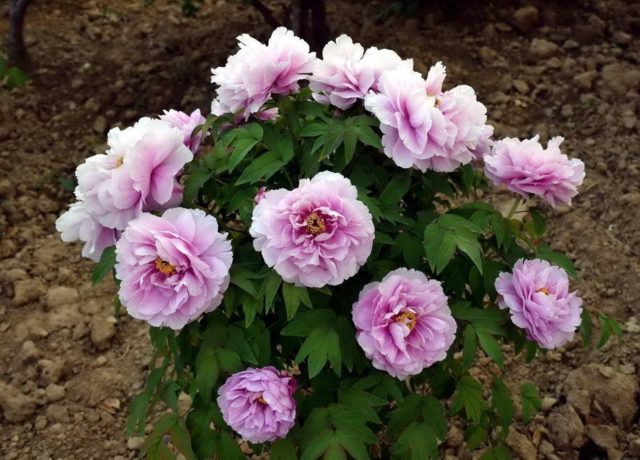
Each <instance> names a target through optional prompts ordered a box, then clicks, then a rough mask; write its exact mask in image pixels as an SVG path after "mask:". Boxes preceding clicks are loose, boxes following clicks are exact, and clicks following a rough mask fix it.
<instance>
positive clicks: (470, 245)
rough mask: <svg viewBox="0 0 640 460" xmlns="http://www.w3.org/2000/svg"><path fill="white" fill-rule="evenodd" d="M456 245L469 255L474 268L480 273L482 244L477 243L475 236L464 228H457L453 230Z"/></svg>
mask: <svg viewBox="0 0 640 460" xmlns="http://www.w3.org/2000/svg"><path fill="white" fill-rule="evenodd" d="M455 240H456V246H457V247H458V249H459V250H460V251H462V252H464V253H465V254H466V255H468V256H469V258H470V259H471V261H472V262H473V263H474V264H475V266H476V268H477V269H478V271H479V272H480V274H482V246H480V243H478V240H477V237H476V236H474V235H473V233H472V232H471V231H469V230H468V229H466V228H459V229H458V230H456V231H455Z"/></svg>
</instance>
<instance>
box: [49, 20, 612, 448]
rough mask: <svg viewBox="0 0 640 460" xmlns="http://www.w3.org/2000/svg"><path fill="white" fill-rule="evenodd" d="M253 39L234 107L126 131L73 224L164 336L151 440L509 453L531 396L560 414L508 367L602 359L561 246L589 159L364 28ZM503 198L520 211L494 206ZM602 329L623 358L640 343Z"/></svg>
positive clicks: (243, 45) (218, 75) (225, 103)
mask: <svg viewBox="0 0 640 460" xmlns="http://www.w3.org/2000/svg"><path fill="white" fill-rule="evenodd" d="M238 41H239V45H240V49H239V50H238V52H237V53H236V54H234V55H233V56H231V57H229V59H228V61H227V63H226V65H224V66H222V67H218V68H215V69H213V76H212V82H213V83H215V84H216V95H215V98H214V100H213V102H212V106H211V114H210V115H209V116H207V117H206V118H205V117H203V116H202V115H201V113H200V111H198V110H196V111H194V112H192V113H191V114H187V113H183V112H180V111H176V110H169V111H165V112H164V114H162V115H160V116H158V117H157V118H142V119H141V120H139V121H138V122H137V123H135V124H134V125H133V126H132V127H129V128H126V129H119V128H113V129H112V130H111V131H110V132H109V135H108V139H107V142H108V150H107V151H106V152H105V153H104V154H100V155H95V156H93V157H90V158H88V159H87V160H86V161H85V163H83V164H82V165H80V166H79V167H78V169H77V172H76V176H77V179H78V186H77V188H76V190H75V195H76V198H77V201H76V202H75V203H73V204H71V206H70V208H69V210H68V211H67V212H66V213H64V214H63V215H62V216H60V218H59V219H58V221H57V223H56V225H57V228H58V230H59V232H60V233H61V237H62V239H63V240H64V241H76V240H79V241H81V242H82V243H83V244H84V246H83V249H82V255H83V256H85V257H88V258H91V259H93V260H95V261H98V263H97V265H96V266H95V269H94V273H93V281H94V283H97V282H99V281H100V280H101V279H102V278H104V277H105V276H107V275H108V274H109V273H111V272H113V274H114V278H115V281H116V283H117V285H118V301H117V306H118V308H120V307H124V308H125V309H126V311H127V313H128V314H129V315H131V316H132V317H133V318H136V319H138V320H143V321H146V322H148V323H149V325H150V326H151V327H150V337H151V342H152V344H153V347H154V349H155V357H154V359H153V361H152V363H151V366H152V368H151V369H150V372H149V376H148V379H147V383H146V386H145V387H144V389H143V391H142V392H141V394H140V395H138V396H137V397H136V398H135V399H134V400H133V401H132V403H131V416H130V421H129V425H128V432H129V434H134V433H135V434H138V435H142V434H143V433H145V426H146V424H147V419H148V418H151V420H152V421H153V427H152V428H151V429H150V430H148V431H147V433H148V434H147V437H146V441H145V444H144V449H145V451H146V454H147V456H148V457H149V458H151V459H155V458H172V457H174V456H175V455H177V454H178V453H180V454H181V455H182V456H183V457H185V458H187V459H204V458H218V459H224V460H228V459H235V458H244V457H245V454H247V453H248V452H250V451H253V452H254V453H262V452H263V451H264V452H269V455H270V458H271V459H274V460H276V459H294V458H302V459H305V460H312V459H316V458H324V459H343V458H355V459H357V460H361V459H367V458H381V459H385V458H412V459H426V458H438V451H439V447H438V446H439V444H440V443H441V442H442V441H443V440H444V439H445V438H446V435H447V431H448V426H449V424H450V423H452V421H455V423H457V424H459V425H461V426H462V427H463V428H464V432H465V440H466V443H467V448H468V449H471V450H473V449H476V448H483V449H484V450H485V451H484V454H483V457H482V458H491V459H500V458H508V457H509V455H510V454H509V452H508V449H507V448H506V447H505V444H504V440H505V437H506V435H507V433H508V431H509V426H510V425H511V424H512V423H513V422H514V421H515V415H514V410H513V402H512V401H513V395H512V392H517V393H519V396H518V397H519V398H520V400H521V401H522V408H523V410H522V417H521V418H522V422H524V423H527V422H528V421H529V419H530V418H531V417H532V415H533V413H534V412H535V410H536V409H537V408H538V406H539V404H540V402H539V399H538V396H537V391H536V389H535V387H534V386H533V385H532V384H531V383H529V382H509V385H507V383H505V381H504V369H505V353H508V354H509V356H512V355H516V357H517V356H519V355H524V359H526V360H527V361H530V360H531V359H533V358H534V357H535V356H536V354H537V353H539V352H544V351H545V350H546V349H552V348H556V347H559V346H562V345H564V344H566V343H568V342H570V341H572V340H574V335H575V333H576V331H577V330H578V329H579V328H580V329H581V331H582V336H583V341H584V343H585V344H586V345H589V344H590V343H591V330H592V321H591V319H590V316H589V315H588V313H587V312H586V310H583V308H582V300H581V299H580V297H579V295H578V294H577V292H576V291H575V290H574V289H573V288H572V287H571V282H570V279H569V278H570V277H571V278H573V279H575V278H576V277H577V273H576V271H575V269H574V267H573V265H572V263H571V261H570V260H569V259H568V258H567V257H566V256H564V255H562V254H559V253H556V252H554V251H552V249H551V248H550V246H549V245H548V244H546V243H544V242H543V241H542V237H543V235H544V232H545V218H544V216H545V214H546V212H547V210H548V206H549V205H550V206H552V207H555V206H560V205H569V204H570V203H571V199H572V198H573V197H574V196H575V195H576V194H577V189H578V187H579V186H580V184H581V182H582V180H583V178H584V165H583V163H582V162H581V161H580V160H577V159H569V157H568V156H567V155H566V154H565V153H562V151H561V150H560V144H561V141H562V138H559V137H557V138H554V139H552V140H550V141H549V144H548V146H547V148H544V147H543V146H542V145H541V144H540V143H539V140H538V138H537V137H534V138H533V139H529V140H522V141H521V140H518V139H510V138H508V139H502V140H495V139H493V128H492V126H491V125H489V124H488V123H487V114H486V108H485V106H484V105H483V104H482V103H481V102H479V101H478V99H477V97H476V94H475V92H474V90H473V89H472V88H471V87H470V86H467V85H461V86H456V87H453V88H447V83H446V69H445V67H444V65H443V64H442V63H440V62H438V63H436V64H434V65H433V67H431V69H430V70H429V72H428V75H426V77H425V76H423V75H421V74H420V73H418V72H417V71H415V70H414V68H413V62H412V61H411V60H410V59H403V58H402V57H401V56H399V55H398V54H397V53H395V52H394V51H392V50H386V49H377V48H370V49H366V50H365V49H364V48H363V46H362V45H360V44H358V43H354V42H353V40H352V39H351V38H350V37H347V36H345V35H343V36H340V37H338V38H337V39H336V40H335V42H330V43H329V44H327V45H326V47H325V48H324V50H323V52H322V56H321V57H316V55H315V54H314V53H312V52H310V49H309V46H308V44H307V43H305V42H304V41H303V40H301V39H300V38H298V37H295V36H294V35H293V33H292V32H291V31H288V30H286V29H284V28H279V29H277V30H275V31H274V32H273V34H272V36H271V38H270V39H269V41H268V43H267V44H263V43H261V42H259V41H257V40H255V39H254V38H252V37H250V36H248V35H242V36H240V37H239V38H238ZM492 185H495V186H501V187H503V188H505V190H507V191H509V192H513V194H514V195H513V199H512V206H511V210H510V211H509V212H504V213H503V212H501V211H500V210H498V209H496V207H494V206H493V204H492V203H491V202H490V201H486V200H485V201H482V200H480V198H481V197H483V196H486V194H485V193H484V191H486V190H489V189H491V186H492ZM509 192H507V193H509ZM523 200H525V201H526V203H525V204H526V205H523ZM599 320H600V321H599V327H600V331H601V337H600V341H599V343H598V345H599V346H602V345H603V344H604V343H605V342H606V341H607V339H608V338H609V336H610V335H611V334H612V333H619V327H618V326H617V324H616V323H615V322H614V321H613V320H611V319H610V318H607V317H606V316H604V315H600V317H599ZM485 355H486V356H487V357H488V358H489V359H490V360H491V361H492V364H491V365H489V366H487V365H486V364H483V373H484V374H486V375H488V376H489V377H488V378H486V376H485V377H482V378H480V374H479V372H478V367H477V363H478V359H480V358H482V357H483V356H485ZM486 362H487V361H486V358H485V361H483V363H486ZM474 366H475V367H474ZM179 401H180V403H179ZM265 444H266V445H265ZM263 449H264V450H263Z"/></svg>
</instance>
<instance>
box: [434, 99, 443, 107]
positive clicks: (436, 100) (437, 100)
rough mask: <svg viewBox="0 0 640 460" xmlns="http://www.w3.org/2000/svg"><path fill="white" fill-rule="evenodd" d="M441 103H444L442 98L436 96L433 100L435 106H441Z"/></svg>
mask: <svg viewBox="0 0 640 460" xmlns="http://www.w3.org/2000/svg"><path fill="white" fill-rule="evenodd" d="M440 104H442V102H440V99H439V98H437V97H436V98H435V100H434V101H433V106H434V107H440Z"/></svg>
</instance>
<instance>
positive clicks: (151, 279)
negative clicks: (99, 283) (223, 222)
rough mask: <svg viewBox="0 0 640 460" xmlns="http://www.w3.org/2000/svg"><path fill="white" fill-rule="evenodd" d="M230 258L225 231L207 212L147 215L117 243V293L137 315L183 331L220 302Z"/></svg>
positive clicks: (131, 312) (174, 212)
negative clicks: (118, 281)
mask: <svg viewBox="0 0 640 460" xmlns="http://www.w3.org/2000/svg"><path fill="white" fill-rule="evenodd" d="M232 258H233V255H232V253H231V243H230V242H229V240H228V239H227V234H226V233H219V232H218V223H217V222H216V219H215V217H213V216H210V215H207V214H205V212H204V211H201V210H199V209H197V210H196V209H184V208H174V209H169V210H167V211H165V212H164V214H162V216H161V217H158V216H155V215H153V214H149V213H144V214H142V215H141V216H139V217H138V218H136V219H135V220H133V221H131V222H130V223H129V225H128V226H127V229H126V230H125V231H124V233H123V234H122V237H121V238H120V240H119V241H118V243H117V245H116V260H117V263H116V266H115V269H116V277H117V278H118V279H119V280H121V281H122V283H121V284H120V290H119V292H118V295H119V296H120V300H121V302H122V304H123V305H124V306H125V307H126V308H127V312H128V313H129V314H130V315H131V316H133V317H134V318H136V319H142V320H145V321H147V322H148V323H149V324H151V325H152V326H156V327H158V326H168V327H170V328H172V329H181V328H182V327H183V326H184V325H186V324H187V323H189V322H191V321H194V320H196V319H198V318H199V317H200V316H201V315H202V314H203V313H206V312H209V311H213V310H215V309H216V308H217V307H218V305H220V302H221V301H222V295H223V294H224V292H225V290H226V289H227V287H228V285H229V269H230V268H231V262H232Z"/></svg>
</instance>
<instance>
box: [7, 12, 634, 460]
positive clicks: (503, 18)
mask: <svg viewBox="0 0 640 460" xmlns="http://www.w3.org/2000/svg"><path fill="white" fill-rule="evenodd" d="M268 3H270V4H271V5H272V6H274V8H275V9H276V10H277V9H278V8H279V7H280V5H279V4H278V3H277V2H268ZM480 3H481V2H471V1H468V2H466V5H463V6H462V7H461V8H460V12H459V13H460V14H459V15H458V16H457V17H451V16H450V15H448V14H446V12H444V11H443V10H441V9H440V8H438V7H427V8H426V9H425V10H423V11H422V12H420V13H419V14H418V15H415V16H413V17H407V16H402V15H396V16H393V17H391V18H390V19H388V20H387V21H386V22H384V23H382V24H379V23H376V15H377V14H378V13H379V12H380V11H381V10H382V9H383V8H384V7H385V6H387V5H388V4H389V2H382V1H370V2H364V1H361V2H353V1H346V0H345V1H342V0H329V1H328V16H329V23H330V25H331V27H332V29H333V32H334V36H337V35H338V34H339V33H342V32H346V33H349V34H350V35H352V36H353V37H354V39H356V40H358V41H361V42H362V43H363V44H365V45H375V46H378V47H389V48H393V49H395V50H397V51H398V52H399V53H400V54H401V55H402V56H404V57H413V58H414V59H415V62H416V67H417V68H418V70H421V71H423V72H425V71H426V70H427V69H428V67H429V66H430V65H431V64H433V63H434V62H435V61H436V60H443V61H444V63H445V65H446V66H447V70H448V75H449V78H448V80H447V81H448V84H449V85H452V84H454V83H456V84H457V83H462V82H465V83H469V84H471V85H472V86H474V87H475V89H476V91H477V92H478V94H479V99H480V100H481V101H483V102H485V103H486V105H487V106H488V109H489V118H490V121H491V123H492V124H494V125H495V127H496V136H497V137H502V136H518V137H528V136H531V135H533V134H536V133H540V135H541V137H542V139H543V140H544V141H546V139H547V138H548V137H550V136H553V135H560V134H561V135H563V136H565V137H566V139H567V140H566V141H565V144H563V147H564V150H565V151H566V152H567V153H569V155H570V156H577V157H580V158H581V159H582V160H583V161H584V162H585V163H586V166H587V179H586V180H585V183H584V185H583V187H582V193H581V194H580V195H579V196H578V198H577V199H576V201H575V204H574V206H573V207H572V208H571V209H569V210H561V211H556V212H553V213H552V216H553V218H552V221H551V224H550V233H549V240H550V241H551V242H552V244H553V245H554V246H555V248H556V249H559V250H562V251H566V252H568V254H569V255H570V256H571V257H572V258H573V259H574V260H575V261H576V264H577V266H578V268H579V270H580V273H581V277H582V279H581V282H580V283H578V288H579V290H580V292H581V294H582V297H583V298H584V300H585V305H586V307H587V308H588V309H590V310H591V311H592V312H597V311H603V312H606V313H607V314H609V315H611V316H614V317H616V318H617V319H618V320H620V322H621V323H622V324H623V329H624V332H625V339H624V342H623V343H621V344H620V343H618V342H617V341H616V340H613V341H612V342H611V343H610V344H609V345H607V346H606V347H605V348H604V349H602V350H599V351H592V350H584V349H583V348H582V347H581V346H580V345H579V341H578V340H575V341H574V342H573V343H571V344H569V346H567V347H566V348H565V349H562V350H559V351H553V352H550V353H547V354H546V356H544V357H543V358H541V359H539V360H538V361H537V362H536V363H535V364H533V365H531V366H525V365H524V363H523V362H522V359H521V358H517V359H510V360H509V364H508V366H507V370H506V371H505V374H506V375H507V378H508V380H509V381H510V382H511V383H512V384H513V385H514V388H517V387H518V386H519V384H520V383H522V382H523V381H525V380H533V381H534V382H535V383H536V384H537V385H538V386H539V387H540V390H541V396H543V398H544V399H543V411H542V412H541V413H540V414H539V415H538V416H536V418H535V419H534V421H533V422H532V423H531V424H530V425H529V426H528V427H524V426H522V425H519V426H518V425H517V426H516V429H515V430H514V431H513V432H512V433H511V434H510V436H509V439H508V443H509V445H510V446H511V447H512V449H513V450H514V451H515V452H516V454H517V455H518V456H520V457H521V458H523V459H526V460H529V459H536V458H540V459H574V458H580V459H595V458H603V459H604V458H610V459H620V458H629V459H632V458H640V428H639V427H638V413H637V412H638V404H637V403H638V373H639V371H640V322H639V321H638V319H637V313H638V311H639V310H640V266H639V255H640V185H639V184H640V154H639V150H640V135H639V131H640V122H639V121H638V118H637V117H638V114H639V112H640V95H639V94H638V92H639V89H640V66H639V63H640V41H639V40H638V39H637V37H638V36H639V35H640V3H638V2H631V1H628V2H623V1H608V0H602V1H586V0H581V1H561V2H553V3H551V2H539V3H519V2H511V3H512V4H509V3H507V2H498V3H497V4H495V3H494V4H488V3H487V4H486V5H485V6H482V7H481V6H479V4H480ZM521 7H526V8H521ZM7 9H8V2H4V3H3V4H2V5H1V6H0V17H2V18H4V20H3V21H2V22H0V33H2V35H4V34H5V32H6V27H7V21H6V17H7ZM244 32H249V33H251V34H253V35H255V36H257V37H259V38H264V37H265V36H267V35H268V33H269V30H268V28H267V27H266V26H264V25H263V22H262V20H261V18H260V17H259V16H258V15H257V14H256V13H255V11H253V10H251V9H250V8H247V7H246V6H244V5H243V4H242V2H240V1H234V0H227V1H225V0H218V1H209V2H205V5H204V7H203V8H202V10H201V11H200V12H199V13H198V15H197V16H196V17H195V18H185V17H183V16H182V14H181V11H180V2H179V1H177V0H155V1H154V2H151V3H150V4H145V3H144V2H143V1H126V0H109V1H108V0H88V1H83V2H75V1H71V0H50V1H47V2H36V3H35V4H34V5H33V6H32V8H31V10H30V11H29V13H28V18H27V30H26V38H27V43H28V46H29V49H30V52H31V55H32V58H33V61H34V62H35V63H36V70H35V72H34V74H33V79H32V81H31V82H30V83H29V85H28V86H27V87H26V88H22V89H18V90H14V91H12V92H7V91H6V90H4V89H0V202H1V205H0V238H1V240H0V428H1V429H0V458H4V459H49V458H55V459H120V460H122V459H125V458H137V457H139V456H140V455H141V454H140V452H139V447H140V444H141V440H140V439H138V438H133V439H130V440H128V441H127V439H126V438H125V436H124V424H125V419H126V415H127V406H128V404H129V401H130V400H131V398H132V397H133V396H134V395H135V394H136V393H137V392H138V391H139V389H140V388H141V386H142V384H143V381H144V376H145V372H146V369H147V364H148V363H149V360H150V350H149V346H148V338H147V335H146V332H147V329H146V327H145V325H144V324H143V323H141V322H136V321H133V320H131V319H130V318H128V317H127V316H126V315H125V316H123V317H120V318H118V319H116V318H115V317H114V316H113V312H114V310H113V302H112V296H113V294H114V286H113V284H112V283H110V282H106V283H104V284H102V285H100V286H99V287H98V288H97V289H94V288H92V287H91V283H90V281H89V278H90V275H89V273H90V269H91V265H92V264H91V263H90V262H87V261H85V260H83V259H81V257H80V248H79V246H67V245H65V244H63V243H61V242H60V241H59V238H58V235H57V234H56V232H55V229H54V221H55V219H56V217H57V215H58V214H60V212H62V211H63V209H64V208H65V207H66V205H67V203H68V202H70V201H71V200H72V195H71V193H69V192H65V191H64V190H63V188H62V187H61V185H60V181H59V180H60V177H69V176H71V175H72V174H73V171H74V169H75V166H76V165H77V164H78V163H80V162H81V161H82V160H83V159H84V158H85V157H86V156H89V155H92V154H94V153H99V152H102V151H104V142H105V133H106V131H107V130H108V128H109V127H111V126H112V125H114V124H118V123H123V124H129V123H131V122H133V121H134V120H135V119H137V118H138V117H140V116H143V115H154V114H157V113H159V112H160V111H161V110H163V109H168V108H180V109H184V110H192V109H194V108H196V107H200V108H202V109H203V110H204V111H205V112H208V109H207V107H208V105H209V102H210V100H211V97H212V89H213V88H212V87H211V85H210V84H209V83H208V81H209V75H210V70H209V69H210V67H212V66H217V65H220V64H222V63H223V62H224V60H225V59H226V56H227V55H228V54H229V53H230V52H231V51H232V50H233V49H234V46H235V37H236V36H237V35H238V34H240V33H244ZM496 199H501V196H500V195H497V197H496ZM480 367H481V369H480V368H479V369H475V370H474V372H476V374H477V375H478V377H479V378H482V379H486V378H489V373H490V372H499V370H498V369H497V368H495V369H494V368H493V367H492V365H491V364H490V362H489V360H488V359H484V360H481V366H480ZM516 405H517V406H518V404H516ZM516 409H518V407H517V408H516ZM442 453H443V456H445V458H448V459H454V458H462V459H468V458H477V457H478V456H479V455H480V454H479V452H473V453H469V452H468V451H467V450H466V448H465V446H464V444H463V443H462V432H461V430H460V428H459V427H458V426H457V425H456V424H455V423H454V425H453V426H452V427H451V431H450V433H449V438H448V439H447V441H446V442H445V444H444V446H443V448H442Z"/></svg>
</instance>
